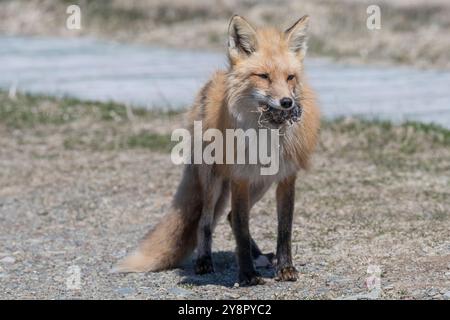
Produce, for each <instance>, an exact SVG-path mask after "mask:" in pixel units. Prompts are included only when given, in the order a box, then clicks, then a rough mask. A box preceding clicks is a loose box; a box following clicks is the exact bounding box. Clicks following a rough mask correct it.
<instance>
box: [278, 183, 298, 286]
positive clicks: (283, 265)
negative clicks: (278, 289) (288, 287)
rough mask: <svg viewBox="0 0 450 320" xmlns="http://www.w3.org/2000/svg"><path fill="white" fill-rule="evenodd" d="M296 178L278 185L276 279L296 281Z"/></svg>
mask: <svg viewBox="0 0 450 320" xmlns="http://www.w3.org/2000/svg"><path fill="white" fill-rule="evenodd" d="M295 179H296V176H295V175H294V176H290V177H288V178H286V179H284V180H282V181H281V182H280V183H279V184H278V186H277V192H276V197H277V215H278V238H277V253H276V256H277V273H276V277H275V280H278V281H296V280H297V279H298V272H297V270H296V269H295V267H294V265H293V264H292V249H291V241H292V239H291V238H292V219H293V215H294V202H295Z"/></svg>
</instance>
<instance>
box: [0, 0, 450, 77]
mask: <svg viewBox="0 0 450 320" xmlns="http://www.w3.org/2000/svg"><path fill="white" fill-rule="evenodd" d="M76 3H77V4H79V5H80V7H81V12H82V28H81V30H68V29H66V27H65V20H66V18H67V14H66V8H67V6H68V5H69V4H76ZM372 4H377V5H379V6H380V8H381V30H375V31H371V30H368V29H367V27H366V19H367V13H366V9H367V7H368V6H369V5H372ZM0 8H1V10H0V33H3V34H26V35H57V36H67V37H72V36H80V35H81V36H94V37H100V38H104V39H113V40H118V41H123V42H138V43H145V44H151V45H163V46H171V47H176V48H180V47H181V48H191V49H205V48H209V49H215V50H223V48H224V45H225V43H226V31H227V30H226V29H227V24H228V19H229V18H230V16H231V15H233V14H235V13H238V14H241V15H243V16H246V17H248V18H249V19H250V20H251V21H252V22H254V23H256V24H258V25H264V24H276V25H280V27H282V28H287V27H288V26H289V24H291V23H293V22H294V21H295V20H296V19H298V18H299V17H300V16H302V15H303V14H309V15H310V16H311V39H310V45H309V52H310V53H311V54H312V55H315V56H327V57H331V58H335V59H338V60H344V61H357V62H370V63H386V62H387V63H395V64H407V65H415V66H421V67H436V68H442V67H444V68H449V67H450V64H449V61H450V54H449V52H450V38H449V37H448V34H449V32H450V4H449V3H448V1H444V0H432V1H421V0H414V1H404V0H395V1H376V2H373V1H368V0H367V1H359V0H346V1H334V0H323V1H315V0H304V1H292V0H279V1H219V0H218V1H215V2H212V1H209V0H208V1H207V0H202V1H189V0H175V1H163V0H157V1H154V0H145V1H126V2H124V1H86V0H78V1H66V0H52V1H39V0H33V1H29V0H26V1H25V0H6V1H1V2H0Z"/></svg>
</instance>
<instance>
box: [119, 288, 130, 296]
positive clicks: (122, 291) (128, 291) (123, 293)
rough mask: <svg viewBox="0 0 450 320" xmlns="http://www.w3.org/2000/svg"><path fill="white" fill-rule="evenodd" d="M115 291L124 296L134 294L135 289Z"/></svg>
mask: <svg viewBox="0 0 450 320" xmlns="http://www.w3.org/2000/svg"><path fill="white" fill-rule="evenodd" d="M115 291H116V292H117V293H118V294H120V295H123V296H127V295H130V294H134V289H133V288H117V289H116V290H115Z"/></svg>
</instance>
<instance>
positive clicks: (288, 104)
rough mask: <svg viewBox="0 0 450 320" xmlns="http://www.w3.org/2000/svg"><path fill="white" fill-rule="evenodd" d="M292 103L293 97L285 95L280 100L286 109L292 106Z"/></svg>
mask: <svg viewBox="0 0 450 320" xmlns="http://www.w3.org/2000/svg"><path fill="white" fill-rule="evenodd" d="M292 103H293V101H292V99H291V98H287V97H284V98H282V99H281V100H280V105H281V107H283V108H285V109H289V108H290V107H292Z"/></svg>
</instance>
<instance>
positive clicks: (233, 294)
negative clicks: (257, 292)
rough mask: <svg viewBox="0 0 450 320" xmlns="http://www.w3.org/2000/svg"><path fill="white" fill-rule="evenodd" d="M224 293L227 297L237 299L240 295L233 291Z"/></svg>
mask: <svg viewBox="0 0 450 320" xmlns="http://www.w3.org/2000/svg"><path fill="white" fill-rule="evenodd" d="M225 295H226V296H227V298H230V299H239V298H240V297H241V296H240V295H238V294H235V293H226V294H225Z"/></svg>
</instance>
